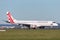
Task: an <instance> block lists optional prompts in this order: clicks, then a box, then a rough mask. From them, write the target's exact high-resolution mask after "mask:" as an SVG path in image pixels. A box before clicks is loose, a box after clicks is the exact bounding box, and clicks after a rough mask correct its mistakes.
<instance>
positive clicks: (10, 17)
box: [7, 12, 14, 24]
mask: <svg viewBox="0 0 60 40" xmlns="http://www.w3.org/2000/svg"><path fill="white" fill-rule="evenodd" d="M7 17H8V21H9V22H10V23H12V24H13V23H14V19H13V17H12V15H11V14H10V12H7Z"/></svg>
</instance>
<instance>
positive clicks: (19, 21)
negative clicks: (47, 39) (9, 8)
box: [6, 12, 58, 28]
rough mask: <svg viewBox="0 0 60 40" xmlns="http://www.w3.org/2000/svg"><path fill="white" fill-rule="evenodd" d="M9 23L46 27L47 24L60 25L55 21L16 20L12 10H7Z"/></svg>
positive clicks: (30, 26) (29, 26)
mask: <svg viewBox="0 0 60 40" xmlns="http://www.w3.org/2000/svg"><path fill="white" fill-rule="evenodd" d="M7 18H8V21H6V22H7V23H11V24H17V25H19V26H26V27H28V28H45V26H51V27H52V26H58V24H57V23H56V22H55V21H29V20H16V19H14V18H13V16H12V15H11V13H10V12H7Z"/></svg>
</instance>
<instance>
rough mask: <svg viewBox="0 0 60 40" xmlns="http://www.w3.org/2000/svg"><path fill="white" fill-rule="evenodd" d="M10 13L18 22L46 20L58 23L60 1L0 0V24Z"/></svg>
mask: <svg viewBox="0 0 60 40" xmlns="http://www.w3.org/2000/svg"><path fill="white" fill-rule="evenodd" d="M7 11H10V12H11V14H12V15H13V17H14V18H15V19H18V20H46V21H48V20H49V21H56V22H60V0H0V23H5V22H4V21H5V20H7V16H6V12H7Z"/></svg>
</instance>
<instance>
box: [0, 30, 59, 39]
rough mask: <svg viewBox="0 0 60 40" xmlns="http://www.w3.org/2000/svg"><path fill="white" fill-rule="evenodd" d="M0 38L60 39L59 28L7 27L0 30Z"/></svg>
mask: <svg viewBox="0 0 60 40" xmlns="http://www.w3.org/2000/svg"><path fill="white" fill-rule="evenodd" d="M0 40H60V29H59V30H46V29H41V30H39V29H38V30H33V29H30V30H28V29H9V30H7V31H5V32H0Z"/></svg>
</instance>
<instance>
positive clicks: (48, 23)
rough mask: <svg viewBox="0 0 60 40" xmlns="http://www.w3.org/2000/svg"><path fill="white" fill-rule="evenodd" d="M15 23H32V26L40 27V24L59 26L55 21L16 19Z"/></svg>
mask: <svg viewBox="0 0 60 40" xmlns="http://www.w3.org/2000/svg"><path fill="white" fill-rule="evenodd" d="M15 23H19V24H30V25H31V27H35V26H36V27H40V26H58V24H57V23H55V22H54V21H19V20H15Z"/></svg>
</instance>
